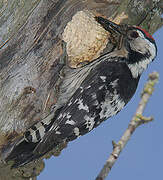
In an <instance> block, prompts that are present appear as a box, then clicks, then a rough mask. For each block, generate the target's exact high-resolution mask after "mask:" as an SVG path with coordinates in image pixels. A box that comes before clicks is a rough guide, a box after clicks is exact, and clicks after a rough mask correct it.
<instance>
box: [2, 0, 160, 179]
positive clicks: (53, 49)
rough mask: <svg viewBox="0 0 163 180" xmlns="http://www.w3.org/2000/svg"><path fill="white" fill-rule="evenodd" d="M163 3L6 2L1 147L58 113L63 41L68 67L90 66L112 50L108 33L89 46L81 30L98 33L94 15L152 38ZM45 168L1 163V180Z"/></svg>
mask: <svg viewBox="0 0 163 180" xmlns="http://www.w3.org/2000/svg"><path fill="white" fill-rule="evenodd" d="M162 4H163V2H162V1H156V0H148V1H146V0H142V1H139V0H116V1H112V0H78V1H76V0H28V1H26V0H1V1H0V147H1V148H3V146H4V145H7V144H8V143H9V142H11V141H13V140H14V139H16V138H17V137H19V136H21V135H22V133H23V132H24V131H25V130H26V129H27V128H28V127H30V126H31V125H32V124H33V123H34V122H36V121H39V120H40V119H42V118H44V117H45V116H46V115H48V114H49V112H50V111H51V110H52V109H53V106H54V105H55V103H56V101H57V98H58V97H57V88H59V87H58V85H59V82H60V81H61V80H62V79H61V78H60V74H59V73H60V71H61V69H62V65H61V64H60V63H59V62H60V59H61V58H62V56H63V55H65V54H64V53H65V50H64V48H63V46H62V45H63V40H64V41H65V42H66V44H67V46H66V51H67V55H68V61H69V65H70V66H71V65H72V67H75V68H77V67H78V64H80V62H84V61H86V60H89V61H91V60H93V59H94V58H96V57H97V56H100V55H101V54H103V53H105V52H106V51H111V49H112V43H111V42H112V41H111V42H110V41H108V37H109V36H108V35H107V34H105V33H103V30H99V31H102V33H101V34H102V35H101V36H100V42H103V43H102V44H100V45H99V44H98V43H99V41H98V43H97V41H92V44H90V42H88V43H87V37H88V36H85V35H84V34H82V31H83V29H86V30H87V27H88V30H87V31H88V33H89V31H90V37H92V32H91V30H90V29H94V28H90V26H92V27H94V26H97V25H96V24H95V23H94V21H93V20H92V19H93V16H95V15H101V16H105V17H106V18H110V19H112V20H113V21H115V22H117V23H128V24H131V25H137V24H140V23H141V26H142V27H143V28H145V29H146V30H147V31H148V32H150V33H151V34H153V33H154V32H155V31H156V30H157V29H158V28H160V27H161V26H162V24H163V22H162V18H161V14H162ZM83 17H84V18H83ZM85 17H87V18H85ZM84 19H90V20H88V21H85V20H84ZM76 22H81V23H82V22H83V23H84V24H85V26H83V27H81V28H78V25H79V26H80V23H79V24H78V25H76ZM87 23H88V24H87ZM91 23H92V24H91ZM82 28H83V29H82ZM89 28H90V29H89ZM70 32H72V37H70V35H71V34H70ZM84 32H85V31H84ZM78 33H79V34H78ZM94 33H97V34H99V32H93V34H94ZM95 36H96V34H95ZM97 36H98V35H97ZM97 36H96V37H95V39H96V40H97ZM69 37H70V38H69ZM78 37H79V38H82V41H80V39H78ZM74 38H77V42H83V41H84V42H85V44H86V46H87V45H88V48H87V50H88V49H91V51H88V52H86V51H87V50H85V49H82V48H81V44H82V43H81V44H80V46H77V45H76V43H75V41H73V40H72V39H74ZM103 44H104V46H103ZM70 47H73V49H72V48H70ZM79 47H80V48H81V51H80V57H78V54H79V53H78V50H79ZM86 53H87V54H86ZM65 146H66V145H65V144H63V145H61V147H59V150H58V149H56V150H55V151H54V152H53V154H57V155H58V154H59V153H60V150H61V149H63V148H64V147H65ZM43 167H44V164H43V162H42V161H41V160H40V161H39V162H38V163H37V165H36V164H35V163H33V166H32V165H30V166H27V167H23V168H20V169H16V170H11V169H10V166H8V165H5V164H4V163H1V165H0V179H2V180H3V179H4V180H5V179H8V180H10V179H14V178H15V179H17V180H19V179H22V178H30V177H35V176H37V175H38V174H39V173H40V172H41V171H42V169H43Z"/></svg>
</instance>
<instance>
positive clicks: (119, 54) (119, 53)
mask: <svg viewBox="0 0 163 180" xmlns="http://www.w3.org/2000/svg"><path fill="white" fill-rule="evenodd" d="M95 19H96V21H97V22H98V23H99V24H101V26H102V27H103V28H104V29H105V30H107V31H114V32H115V33H117V34H119V37H120V39H121V41H120V42H121V43H119V45H118V46H117V47H116V48H115V49H114V50H113V51H112V52H110V53H106V54H104V55H102V56H100V57H99V58H97V59H95V60H94V61H93V62H90V63H88V64H87V65H85V66H83V67H81V68H77V69H72V68H70V67H68V66H66V67H65V68H64V74H65V77H64V79H63V82H62V84H61V85H60V92H59V98H58V103H57V104H56V107H55V108H54V112H52V113H51V114H50V115H48V116H47V117H46V118H45V119H43V120H41V121H40V122H37V123H36V124H34V125H32V126H31V127H30V128H29V129H28V130H27V131H26V132H25V133H24V136H22V137H21V138H20V139H18V140H17V141H15V142H14V143H12V144H10V145H9V146H8V147H7V148H6V149H5V150H4V152H8V156H7V157H5V161H10V160H13V161H14V165H13V167H18V166H22V165H24V164H27V163H29V162H31V161H33V160H35V159H38V158H39V157H41V156H43V155H44V154H45V153H47V152H49V151H50V150H52V149H53V148H54V147H56V146H57V145H59V144H60V143H62V142H69V141H72V140H74V139H76V138H78V137H80V136H82V135H84V134H86V133H88V132H90V131H91V130H92V129H94V128H95V127H97V126H98V125H99V124H100V123H101V122H103V121H105V120H106V119H108V118H110V117H112V116H113V115H115V114H117V113H118V112H119V111H120V110H121V109H122V108H123V107H124V106H125V105H126V104H127V103H128V102H129V100H130V99H131V98H132V96H133V95H134V93H135V91H136V88H137V85H138V82H139V79H140V76H141V74H142V73H143V71H144V70H145V69H146V68H147V66H148V64H149V63H150V62H152V61H153V60H154V58H155V57H156V54H157V47H156V43H155V40H154V39H153V37H152V36H151V35H150V34H149V33H148V32H146V31H145V30H144V29H142V28H140V27H136V26H131V25H117V24H115V23H113V22H111V21H109V20H107V19H104V18H103V17H100V16H98V17H95Z"/></svg>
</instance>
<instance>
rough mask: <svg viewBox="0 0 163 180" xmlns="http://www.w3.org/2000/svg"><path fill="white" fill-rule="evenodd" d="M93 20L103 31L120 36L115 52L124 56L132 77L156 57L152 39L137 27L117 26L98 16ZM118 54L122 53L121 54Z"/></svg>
mask: <svg viewBox="0 0 163 180" xmlns="http://www.w3.org/2000/svg"><path fill="white" fill-rule="evenodd" d="M95 19H96V21H97V22H98V23H100V24H101V25H102V26H103V28H105V30H107V31H114V32H115V33H119V34H120V37H121V39H122V43H121V45H120V46H119V47H118V50H116V51H115V52H116V53H117V54H118V56H120V57H123V56H124V55H125V56H126V57H125V58H124V59H125V60H126V63H127V64H128V66H129V68H130V70H131V72H132V75H133V77H135V78H137V77H138V76H140V75H141V74H142V72H143V71H144V70H145V69H146V68H147V66H148V64H149V63H150V62H151V61H153V60H154V58H155V57H156V54H157V47H156V43H155V40H154V39H153V37H152V36H151V35H150V34H149V33H148V32H147V31H145V30H144V29H142V28H140V27H137V26H131V25H117V24H115V23H113V22H111V21H109V20H107V19H104V18H103V17H100V16H99V17H96V18H95ZM122 50H123V51H122ZM124 51H125V52H126V54H125V53H124ZM120 52H123V53H122V54H121V53H120ZM116 53H115V54H116Z"/></svg>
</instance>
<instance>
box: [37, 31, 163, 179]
mask: <svg viewBox="0 0 163 180" xmlns="http://www.w3.org/2000/svg"><path fill="white" fill-rule="evenodd" d="M153 37H154V38H155V40H156V43H157V47H158V55H157V58H156V59H155V61H154V62H153V63H151V65H150V66H149V67H148V69H147V70H146V71H145V72H144V73H143V75H142V77H141V79H140V82H139V86H138V88H137V91H136V94H135V95H134V97H133V98H132V100H131V101H130V102H129V103H128V104H127V105H126V107H125V108H124V109H123V110H122V111H121V112H120V113H118V114H117V115H116V116H114V117H112V118H110V119H108V120H107V121H105V122H104V123H102V124H101V125H100V126H99V127H97V128H96V129H94V130H93V131H92V132H90V133H88V134H87V135H85V136H82V137H80V138H78V139H77V140H75V141H72V142H70V143H69V144H68V147H67V148H66V149H64V150H63V151H62V153H61V155H60V156H59V157H51V158H50V159H49V160H45V169H44V171H43V172H42V173H41V174H40V175H39V176H38V180H45V179H47V180H95V178H96V176H97V174H98V173H99V171H100V170H101V168H102V167H103V165H104V163H105V162H106V160H107V158H108V157H109V155H110V153H111V152H112V143H111V142H112V140H114V141H116V142H118V140H119V139H120V137H121V136H122V134H123V133H124V131H125V130H126V128H127V127H128V123H129V121H130V120H131V118H132V116H133V115H134V113H135V110H136V108H137V105H138V103H139V100H140V93H141V91H142V89H143V86H144V83H145V82H146V80H147V78H148V74H149V73H151V72H153V71H157V72H159V74H160V79H159V83H158V84H157V85H156V87H155V91H154V93H153V95H152V97H151V98H150V101H149V103H148V104H147V106H146V110H145V112H144V116H153V117H154V121H153V122H150V123H148V124H145V125H142V126H140V127H139V128H137V130H136V132H135V133H134V134H133V135H132V137H131V139H130V141H129V142H128V144H127V145H126V147H125V148H124V149H123V151H122V153H121V154H120V157H119V158H118V160H117V162H116V163H115V164H114V166H113V168H112V170H111V172H110V174H109V175H108V177H107V178H106V180H119V179H125V180H131V179H132V180H138V179H140V180H145V179H148V180H153V179H157V180H161V179H163V141H162V137H163V119H162V117H163V109H162V106H163V95H162V93H163V83H162V82H163V81H162V77H163V28H161V29H159V30H158V31H157V32H156V33H155V34H154V35H153Z"/></svg>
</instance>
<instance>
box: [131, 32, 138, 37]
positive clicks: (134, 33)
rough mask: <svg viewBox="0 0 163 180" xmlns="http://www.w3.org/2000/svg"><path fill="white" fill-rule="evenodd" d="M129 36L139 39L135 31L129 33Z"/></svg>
mask: <svg viewBox="0 0 163 180" xmlns="http://www.w3.org/2000/svg"><path fill="white" fill-rule="evenodd" d="M129 35H130V37H131V38H137V37H139V34H138V32H136V31H131V32H130V34H129Z"/></svg>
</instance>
